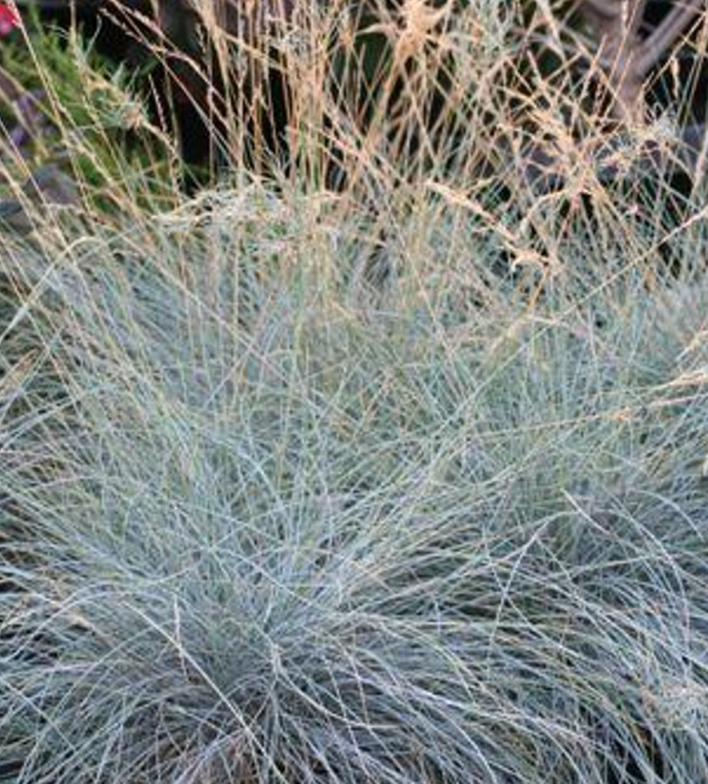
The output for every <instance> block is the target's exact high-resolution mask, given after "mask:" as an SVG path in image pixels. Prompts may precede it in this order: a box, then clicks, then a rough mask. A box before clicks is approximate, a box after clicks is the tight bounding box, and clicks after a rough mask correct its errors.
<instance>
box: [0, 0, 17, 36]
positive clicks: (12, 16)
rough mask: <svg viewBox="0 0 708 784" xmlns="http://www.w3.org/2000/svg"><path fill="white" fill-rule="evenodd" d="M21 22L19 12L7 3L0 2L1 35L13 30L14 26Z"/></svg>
mask: <svg viewBox="0 0 708 784" xmlns="http://www.w3.org/2000/svg"><path fill="white" fill-rule="evenodd" d="M19 24H20V17H19V16H18V15H17V12H16V11H15V10H14V9H13V8H10V7H8V6H6V5H5V3H0V37H4V36H6V35H8V34H9V33H11V32H12V30H13V28H15V27H17V26H18V25H19Z"/></svg>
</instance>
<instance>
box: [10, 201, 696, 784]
mask: <svg viewBox="0 0 708 784" xmlns="http://www.w3.org/2000/svg"><path fill="white" fill-rule="evenodd" d="M220 204H221V206H219V204H217V205H216V206H214V205H212V206H211V207H210V212H209V216H208V219H207V218H205V216H204V215H203V214H196V215H191V214H190V213H189V212H183V213H177V214H173V215H170V216H165V217H163V218H160V219H154V220H151V221H149V222H147V221H146V222H145V224H144V225H140V226H137V227H132V228H131V230H130V231H126V232H125V233H124V234H122V235H121V234H117V233H110V234H109V233H107V231H106V232H104V233H103V234H101V233H100V230H98V229H97V231H96V234H95V236H94V237H93V238H92V239H91V240H88V239H87V240H85V241H84V242H80V243H75V244H73V245H71V246H69V247H67V248H66V249H65V252H64V254H62V255H59V256H57V257H55V258H54V259H53V260H52V261H51V263H49V262H47V261H46V259H44V258H43V257H42V254H41V253H39V252H37V253H36V256H35V257H33V256H32V254H31V252H30V251H29V249H27V248H25V249H23V250H22V252H21V254H20V253H19V251H18V252H17V255H13V253H8V256H7V257H6V261H5V262H4V264H5V271H6V272H7V274H10V275H14V276H15V277H16V278H17V279H18V280H21V281H22V282H23V284H24V288H23V290H25V291H29V292H31V295H30V294H28V295H27V301H26V305H25V307H24V308H21V309H20V311H18V313H17V315H16V318H15V321H16V323H17V325H18V328H19V327H21V328H22V329H23V330H24V331H25V334H31V335H33V336H34V337H33V339H32V340H30V339H29V338H27V343H26V345H27V349H26V352H27V353H26V357H25V359H26V361H25V362H24V364H22V362H20V361H19V360H18V362H17V364H16V366H15V368H14V371H15V372H14V373H8V374H6V375H5V376H4V378H3V382H2V385H3V386H2V387H0V389H1V391H0V405H2V406H3V408H2V411H3V412H5V414H7V412H8V411H9V410H10V407H11V406H15V407H16V406H17V401H18V399H19V400H20V401H21V403H22V405H21V407H20V408H21V411H20V413H17V414H15V415H14V416H9V415H4V416H3V423H4V424H3V428H2V430H1V431H0V499H1V500H0V520H1V522H2V526H1V528H2V530H4V531H11V532H12V535H11V536H7V537H5V538H4V539H2V540H0V546H1V548H2V549H0V584H1V585H2V591H1V592H0V619H1V620H0V780H2V781H7V782H9V781H13V782H17V783H18V784H30V782H31V784H39V783H40V782H52V784H64V783H65V782H66V784H68V783H69V782H71V784H83V783H84V782H86V783H88V782H130V783H131V784H132V783H133V782H136V783H137V782H145V784H147V782H150V783H151V784H153V783H154V782H172V783H173V784H177V783H178V782H179V784H187V782H190V783H192V782H193V783H194V784H196V783H197V782H209V784H212V783H214V784H220V783H221V782H224V783H225V782H236V783H237V784H245V783H246V782H269V783H270V782H273V783H275V782H282V783H283V784H285V783H286V782H287V783H288V784H310V783H311V784H324V783H325V782H327V783H328V784H335V783H336V784H340V783H341V784H344V783H345V782H346V783H347V784H365V783H371V784H374V783H376V784H384V783H385V784H391V783H399V784H413V783H414V782H415V783H416V784H420V783H425V784H443V783H445V784H449V783H455V784H457V783H458V782H459V784H463V782H464V784H469V782H483V783H484V784H522V782H523V784H540V783H541V782H543V784H572V783H574V782H575V783H577V784H581V783H582V784H630V783H631V784H649V783H650V782H651V783H652V784H657V783H658V782H672V783H673V782H676V784H689V783H690V784H695V783H696V782H699V781H704V780H708V700H707V699H706V698H707V696H708V659H707V658H706V656H707V654H708V582H707V580H708V565H707V564H708V505H707V504H706V501H707V500H708V493H707V491H706V479H705V477H704V474H705V471H706V466H705V457H706V448H707V446H706V441H705V435H706V432H708V406H707V405H706V400H705V394H706V384H708V374H707V371H706V367H707V365H706V362H707V361H708V351H707V348H706V346H707V344H706V340H705V328H706V325H705V313H706V305H708V289H706V287H705V285H703V286H702V285H701V283H700V281H680V280H679V281H673V282H671V283H670V284H659V285H656V286H654V287H653V288H652V287H648V286H646V285H645V278H644V276H643V275H641V274H639V273H640V271H638V270H633V269H631V268H628V269H627V270H626V271H625V274H623V275H622V276H617V277H616V278H615V279H610V280H608V281H606V282H605V284H596V283H595V282H592V283H591V284H589V285H588V286H587V287H586V288H585V289H584V290H583V289H582V287H581V286H580V284H579V282H578V278H577V276H575V277H574V275H571V274H569V275H568V278H567V281H566V282H565V283H564V282H563V280H562V279H561V280H559V281H558V282H557V283H554V284H553V285H551V286H549V287H548V289H547V291H546V293H545V294H544V296H543V297H542V298H541V299H540V300H539V301H538V302H537V304H536V306H535V307H534V308H528V307H525V306H522V305H521V304H519V305H515V304H514V303H513V301H511V300H509V301H507V302H506V304H505V305H504V306H502V305H501V304H497V305H494V304H493V301H492V300H490V303H488V304H487V306H486V307H480V308H479V309H478V310H477V311H474V310H470V311H468V312H467V313H466V315H465V317H464V318H461V317H459V314H458V317H456V318H453V315H454V314H452V313H451V311H450V309H451V308H453V305H451V304H450V303H451V302H453V301H454V297H453V296H452V295H450V296H448V294H441V295H440V296H439V297H438V298H437V299H435V298H434V297H432V298H425V300H424V301H423V300H421V299H420V298H417V297H416V294H415V292H416V290H417V289H416V283H417V282H420V276H421V275H423V272H421V270H423V269H424V268H425V270H427V271H426V272H425V274H426V275H428V277H427V278H426V286H425V287H424V289H425V291H426V292H431V291H434V290H435V286H434V285H432V282H434V280H435V279H436V277H435V274H433V272H431V268H434V267H435V263H436V262H435V253H436V252H439V251H436V250H435V249H434V248H433V246H432V245H431V246H429V247H426V245H425V241H426V240H425V235H424V232H422V233H419V234H418V235H417V236H418V240H419V244H418V246H417V247H418V250H417V252H418V254H419V256H418V257H416V258H414V257H409V258H408V261H409V262H410V264H409V267H408V268H406V269H401V270H399V273H398V275H397V277H396V278H395V280H394V281H393V283H392V284H391V285H392V286H393V287H394V288H395V291H394V292H393V293H391V294H390V296H388V297H387V296H385V295H384V296H383V299H382V301H381V302H379V304H378V306H377V307H378V310H376V309H370V310H366V309H364V310H362V309H361V307H360V305H359V304H358V300H357V298H356V297H354V296H353V294H352V285H353V284H352V279H351V276H347V275H345V274H344V273H343V271H342V270H343V269H344V265H343V263H342V259H343V258H344V257H346V256H347V254H348V253H349V250H348V246H347V240H346V239H345V238H343V237H342V236H341V235H340V234H338V233H337V231H336V228H337V226H339V224H332V223H328V220H327V216H326V214H325V213H323V212H322V211H321V210H322V207H321V204H315V206H314V207H311V205H309V204H308V203H307V201H306V200H303V201H298V200H297V199H292V200H291V201H290V202H287V201H285V200H279V199H275V198H270V197H267V196H265V195H263V194H259V193H250V194H241V195H240V196H239V195H237V196H234V197H233V198H232V199H231V200H230V201H229V200H228V199H225V200H224V201H223V202H221V203H220ZM308 210H310V212H308ZM313 216H315V217H316V219H315V217H313ZM440 225H441V224H440V223H439V222H438V223H437V224H436V227H437V228H436V232H437V230H438V228H439V226H440ZM436 236H437V234H436ZM449 236H450V242H451V243H453V242H455V241H456V237H455V234H454V233H452V232H451V233H450V235H449ZM436 242H437V240H436ZM435 247H438V248H439V245H435ZM590 247H591V246H590ZM449 250H450V248H449V247H448V248H447V249H443V250H442V252H441V253H442V258H444V259H445V260H446V262H447V259H448V258H449ZM591 250H592V249H590V251H588V257H587V258H586V259H585V263H586V265H587V269H589V270H592V271H593V275H592V276H590V275H589V276H588V277H589V278H593V281H594V280H595V277H601V276H596V275H595V273H596V272H597V269H598V267H597V265H598V264H600V263H601V261H600V260H599V259H593V258H590V253H591ZM477 252H478V249H476V248H470V253H471V254H476V253H477ZM470 258H472V257H470ZM474 263H476V262H474ZM470 264H471V265H473V262H472V261H470ZM463 265H464V260H463V259H458V270H459V269H461V268H462V266H463ZM593 265H595V266H593ZM480 267H481V265H480ZM446 269H449V267H446ZM473 269H474V268H473V266H470V268H469V270H468V272H469V274H470V275H472V271H473ZM441 270H442V266H441V267H440V270H439V271H441ZM593 276H595V277H593ZM561 277H562V276H561ZM499 285H500V286H502V283H501V282H500V283H499ZM19 288H21V287H19ZM452 288H453V289H454V288H455V286H453V287H452ZM501 299H502V297H500V298H499V302H501ZM446 309H448V310H446Z"/></svg>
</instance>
